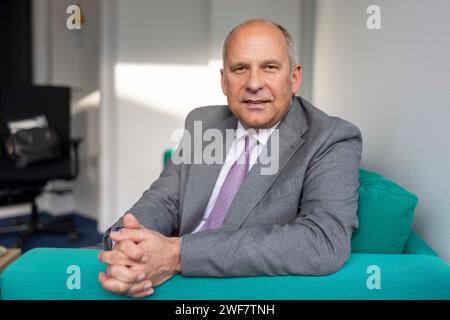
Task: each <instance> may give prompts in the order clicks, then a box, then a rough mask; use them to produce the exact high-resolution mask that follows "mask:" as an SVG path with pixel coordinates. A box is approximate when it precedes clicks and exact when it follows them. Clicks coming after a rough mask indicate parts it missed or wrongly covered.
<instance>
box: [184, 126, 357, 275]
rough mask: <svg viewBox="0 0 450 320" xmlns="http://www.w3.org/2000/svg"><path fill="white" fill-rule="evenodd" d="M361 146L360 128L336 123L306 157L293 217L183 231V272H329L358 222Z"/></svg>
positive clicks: (343, 255) (341, 259)
mask: <svg viewBox="0 0 450 320" xmlns="http://www.w3.org/2000/svg"><path fill="white" fill-rule="evenodd" d="M361 152H362V139H361V134H360V132H359V130H358V128H356V127H355V126H353V125H352V124H350V123H348V122H342V123H340V125H338V126H337V127H336V129H335V130H333V132H332V133H331V134H330V136H329V137H328V139H327V140H326V142H325V143H324V144H323V145H322V146H321V147H320V148H319V149H318V150H317V152H316V153H315V155H314V157H313V158H312V160H311V161H310V163H309V166H308V169H307V172H306V174H305V179H304V185H303V191H302V196H301V198H300V199H301V200H300V203H299V207H298V212H297V215H296V218H295V219H293V220H292V221H290V222H289V223H287V224H283V225H280V224H274V225H264V226H252V227H247V228H241V229H239V230H233V231H230V230H223V229H216V230H208V231H203V232H198V233H195V234H187V235H184V236H183V242H182V244H181V268H182V274H183V275H184V276H208V277H228V276H258V275H327V274H330V273H334V272H336V271H337V270H339V269H340V268H341V267H342V266H343V264H344V263H345V262H346V261H347V260H348V258H349V256H350V252H351V236H352V232H353V230H354V229H355V228H356V227H357V225H358V220H357V204H358V189H359V165H360V160H361Z"/></svg>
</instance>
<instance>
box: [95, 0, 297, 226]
mask: <svg viewBox="0 0 450 320" xmlns="http://www.w3.org/2000/svg"><path fill="white" fill-rule="evenodd" d="M102 15H103V17H105V16H106V17H108V19H111V20H112V21H114V22H111V21H110V22H108V21H104V22H103V24H102V36H103V38H104V39H102V57H105V56H107V59H108V62H106V63H102V70H103V71H102V76H101V81H102V86H101V87H102V94H103V99H104V101H103V102H102V116H101V118H102V120H101V123H102V129H101V130H102V136H103V137H102V143H101V150H102V151H101V154H102V160H101V163H102V169H101V170H102V177H101V181H102V182H101V185H102V187H101V188H102V191H101V195H102V200H101V218H100V221H99V222H100V229H101V230H102V231H104V230H106V228H107V227H109V226H110V225H111V224H112V223H114V222H115V221H116V220H117V219H118V218H119V217H120V216H121V215H123V214H124V212H125V211H126V210H127V209H129V208H130V207H131V206H132V205H133V204H134V202H136V201H137V200H138V198H139V197H140V195H141V194H142V192H143V191H145V190H146V189H147V188H148V187H149V186H150V184H151V183H152V182H153V181H154V180H155V179H156V178H157V177H158V175H159V173H160V172H161V170H162V155H163V152H164V150H166V149H167V148H168V147H170V146H173V145H174V142H173V141H171V139H170V138H171V134H172V132H173V131H174V130H175V129H177V128H182V127H183V123H184V118H185V116H186V114H187V113H188V112H189V111H190V110H191V109H193V108H195V107H198V106H202V105H209V104H223V103H226V99H225V97H224V96H223V94H222V92H221V89H220V73H219V69H220V67H221V65H220V64H221V61H220V60H221V57H220V50H221V49H220V48H221V45H222V39H223V37H225V35H226V33H227V32H228V31H229V29H230V28H231V27H233V26H234V25H236V24H237V23H240V22H242V21H244V20H246V19H249V18H254V17H263V18H270V19H273V20H276V21H278V22H280V23H282V24H284V25H286V27H287V28H288V29H290V31H292V33H293V35H294V37H295V39H299V37H300V36H299V34H300V18H299V16H300V0H283V1H276V2H275V1H271V0H241V1H237V0H231V1H220V0H184V1H178V0H153V1H144V0H133V1H129V0H127V1H125V0H117V1H103V2H102ZM108 39H109V40H108ZM111 70H113V71H111ZM111 77H112V78H113V79H114V80H113V83H111Z"/></svg>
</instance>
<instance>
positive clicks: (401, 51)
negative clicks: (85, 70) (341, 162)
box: [313, 0, 450, 261]
mask: <svg viewBox="0 0 450 320" xmlns="http://www.w3.org/2000/svg"><path fill="white" fill-rule="evenodd" d="M316 4H317V8H316V10H317V11H316V25H315V29H316V32H317V33H316V36H315V39H314V41H315V48H314V68H313V70H314V72H313V79H314V82H313V102H314V103H315V104H316V105H317V106H318V107H320V108H322V109H324V110H325V111H326V112H328V113H330V114H334V115H338V116H341V117H343V118H345V119H348V120H350V121H352V122H354V123H355V124H356V125H358V126H359V128H360V129H361V131H362V134H363V140H364V143H363V149H364V151H363V161H362V165H363V166H364V167H366V168H367V169H371V170H375V171H378V172H380V173H382V174H383V175H385V176H386V177H388V178H390V179H393V180H395V181H397V182H398V183H399V184H401V185H402V186H404V187H406V188H407V189H408V190H410V191H411V192H413V193H415V194H417V195H418V197H419V205H418V207H417V210H416V217H415V224H414V229H415V230H416V231H417V232H418V233H419V234H420V235H421V236H423V237H424V238H425V239H426V240H427V241H428V242H429V243H430V244H431V246H432V247H433V248H434V249H436V250H437V251H438V253H439V254H440V255H442V256H443V257H444V258H446V259H447V261H450V239H449V230H450V197H449V194H450V170H449V169H450V167H449V164H450V126H449V123H450V58H449V57H450V19H449V17H450V16H449V13H450V2H449V1H448V0H433V1H431V2H430V1H424V0H395V1H388V0H377V1H375V2H374V1H362V0H358V1H356V0H339V1H335V0H320V1H318V2H317V3H316ZM371 4H377V5H379V6H380V8H381V23H382V29H381V30H374V31H370V30H368V29H367V28H366V18H367V16H368V15H367V14H366V9H367V7H368V6H369V5H371Z"/></svg>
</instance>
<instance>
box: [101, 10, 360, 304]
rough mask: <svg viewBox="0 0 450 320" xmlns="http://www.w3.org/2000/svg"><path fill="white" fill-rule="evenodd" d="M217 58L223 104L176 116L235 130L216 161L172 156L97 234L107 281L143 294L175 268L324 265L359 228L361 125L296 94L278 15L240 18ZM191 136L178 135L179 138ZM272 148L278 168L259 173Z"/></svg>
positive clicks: (304, 271)
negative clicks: (104, 230)
mask: <svg viewBox="0 0 450 320" xmlns="http://www.w3.org/2000/svg"><path fill="white" fill-rule="evenodd" d="M223 63H224V66H223V69H222V70H221V84H222V90H223V93H224V94H225V95H226V96H227V100H228V106H211V107H203V108H198V109H195V110H193V111H192V112H191V113H190V114H189V115H188V116H187V118H186V123H185V126H186V132H187V133H190V134H192V133H194V132H195V123H196V121H197V122H198V121H200V123H201V124H202V132H206V131H207V130H208V129H215V130H216V131H219V132H221V133H223V134H224V135H225V132H226V131H227V130H229V129H233V130H235V134H234V136H233V140H232V143H231V145H227V146H225V147H224V154H225V155H226V158H225V161H224V162H223V163H219V164H216V163H213V164H208V163H196V162H194V163H192V161H184V162H182V163H175V161H169V163H168V165H167V166H166V167H165V169H164V170H163V172H162V173H161V176H160V177H159V179H158V180H157V181H155V182H154V183H153V184H152V186H151V187H150V188H149V189H148V190H147V191H146V192H144V194H143V195H142V197H141V199H140V200H139V201H138V202H137V203H136V204H135V205H134V206H133V207H132V208H131V209H130V211H129V213H127V214H126V215H125V216H124V217H123V218H121V219H120V220H119V221H118V222H117V223H116V224H115V225H113V227H112V228H111V229H110V230H108V232H107V233H106V235H105V247H106V248H107V249H111V247H113V248H112V250H111V251H104V252H102V253H101V254H100V259H101V260H102V261H103V262H105V263H107V264H108V265H109V266H108V271H107V272H106V274H105V273H101V274H100V276H99V279H100V282H101V283H102V285H103V287H104V288H105V289H106V290H110V291H112V292H116V293H120V294H125V295H129V296H132V297H143V296H147V295H150V294H152V293H153V290H154V289H153V288H154V287H156V286H158V285H160V284H161V283H163V282H164V281H166V280H168V279H169V278H171V277H172V276H173V275H174V274H176V273H181V274H182V275H184V276H210V277H227V276H256V275H288V274H292V275H325V274H329V273H333V272H335V271H337V270H338V269H340V268H341V267H342V266H343V264H344V263H345V262H346V260H347V259H348V257H349V255H350V251H351V248H350V240H351V236H352V232H353V230H354V229H355V228H356V227H357V226H358V220H357V215H356V212H357V200H358V187H359V182H358V177H359V176H358V169H359V164H360V158H361V135H360V132H359V130H358V129H357V128H356V127H355V126H354V125H352V124H350V123H349V122H346V121H344V120H341V119H339V118H334V117H330V116H328V115H326V114H325V113H323V112H321V111H320V110H318V109H316V108H315V107H314V106H312V105H311V104H309V103H308V102H307V101H305V100H303V99H302V98H299V97H295V96H294V94H295V93H296V92H297V91H298V90H299V88H300V83H301V77H302V73H301V66H300V65H299V64H297V63H296V58H295V50H294V45H293V42H292V38H291V36H290V35H289V33H288V32H287V31H286V30H285V29H284V28H283V27H281V26H279V25H277V24H274V23H271V22H268V21H265V20H259V19H258V20H250V21H247V22H244V23H243V24H241V25H239V26H237V27H236V28H235V29H233V30H232V31H231V32H230V33H229V35H228V36H227V38H226V39H225V41H224V48H223ZM251 129H253V131H252V130H251ZM275 133H276V134H275ZM197 138H198V137H197ZM197 138H196V137H195V134H194V138H192V137H191V136H190V135H189V134H187V135H185V137H184V138H183V143H182V145H185V146H186V145H189V144H190V143H191V144H195V142H194V141H193V140H195V139H197ZM273 142H275V143H273ZM201 146H204V143H203V144H201ZM180 149H183V148H180ZM269 149H270V150H271V152H272V155H271V156H272V159H274V161H276V162H277V166H276V167H277V170H276V172H275V173H273V174H262V169H263V166H264V165H263V163H262V162H261V161H259V159H260V158H261V157H262V155H263V154H266V153H264V152H267V151H268V150H269ZM185 151H186V150H185ZM182 153H183V151H181V153H180V154H182ZM268 153H270V152H268ZM187 158H188V159H191V158H189V157H187ZM117 230H120V231H118V232H117ZM180 236H181V238H182V239H180ZM113 243H114V245H113Z"/></svg>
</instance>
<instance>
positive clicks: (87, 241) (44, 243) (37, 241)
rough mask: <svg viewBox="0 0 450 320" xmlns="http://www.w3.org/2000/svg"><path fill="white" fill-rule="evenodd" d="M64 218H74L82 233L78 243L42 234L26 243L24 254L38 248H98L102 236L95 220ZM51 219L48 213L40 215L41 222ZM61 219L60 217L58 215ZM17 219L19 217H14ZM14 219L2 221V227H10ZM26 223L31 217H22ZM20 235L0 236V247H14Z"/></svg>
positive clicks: (58, 236) (0, 223) (0, 221)
mask: <svg viewBox="0 0 450 320" xmlns="http://www.w3.org/2000/svg"><path fill="white" fill-rule="evenodd" d="M62 216H72V217H73V219H74V221H75V225H76V226H77V228H78V231H79V232H80V239H79V240H78V241H76V242H71V241H69V239H68V237H67V235H63V234H61V235H60V234H51V233H41V234H36V235H32V236H30V237H29V238H28V239H27V241H26V242H25V246H24V247H23V252H26V251H28V250H30V249H33V248H37V247H47V248H83V247H89V246H97V245H98V244H100V243H101V241H102V234H100V233H99V232H97V222H96V221H95V220H92V219H89V218H86V217H83V216H81V215H79V214H75V213H73V214H67V215H62ZM49 217H51V215H49V214H47V213H40V214H39V218H40V219H41V221H45V220H46V219H48V218H49ZM58 217H60V215H58ZM14 218H17V217H14ZM14 218H5V219H0V226H8V225H10V224H11V222H12V220H13V219H14ZM21 218H23V219H24V220H26V221H29V215H24V216H21ZM18 236H19V233H10V234H3V235H0V245H2V246H4V247H12V246H13V245H14V244H15V242H16V240H17V238H18Z"/></svg>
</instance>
